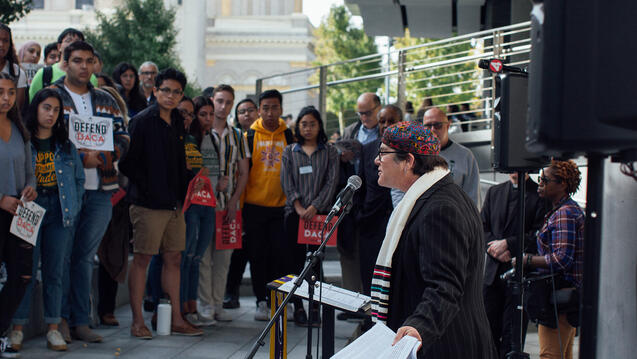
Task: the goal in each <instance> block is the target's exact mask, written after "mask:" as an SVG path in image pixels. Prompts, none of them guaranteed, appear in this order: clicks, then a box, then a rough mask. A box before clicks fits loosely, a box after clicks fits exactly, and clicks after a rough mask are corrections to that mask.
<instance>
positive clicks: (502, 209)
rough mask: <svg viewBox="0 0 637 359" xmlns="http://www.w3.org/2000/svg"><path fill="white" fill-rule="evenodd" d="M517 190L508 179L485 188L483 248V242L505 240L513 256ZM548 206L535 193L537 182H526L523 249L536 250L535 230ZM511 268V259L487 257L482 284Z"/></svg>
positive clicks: (517, 219) (517, 226)
mask: <svg viewBox="0 0 637 359" xmlns="http://www.w3.org/2000/svg"><path fill="white" fill-rule="evenodd" d="M518 196H519V193H518V191H517V189H515V188H514V187H513V184H512V183H511V181H506V182H504V183H500V184H498V185H495V186H492V187H491V188H489V190H488V191H487V195H486V197H485V198H484V203H483V204H482V225H483V228H484V239H485V250H486V243H489V242H491V241H495V240H499V239H506V241H507V246H508V248H509V251H510V252H511V256H515V255H516V253H517V252H518V248H519V242H518V237H519V232H520V215H519V211H520V206H519V205H518V202H519V199H518ZM549 208H550V206H549V205H548V204H547V203H546V201H545V200H543V199H541V198H540V196H539V195H538V194H537V184H536V183H535V182H533V181H532V180H531V179H527V181H526V196H525V197H524V213H525V222H524V251H525V252H527V253H537V245H536V240H535V232H536V231H537V230H539V229H540V228H541V227H542V223H543V221H544V215H545V214H546V213H547V211H548V209H549ZM509 269H511V264H510V262H507V263H502V262H500V261H498V260H497V259H495V258H493V257H491V256H487V263H486V266H485V270H484V284H485V285H487V286H488V285H491V284H493V283H494V281H495V280H496V278H498V276H499V275H500V274H502V273H504V272H506V271H507V270H509Z"/></svg>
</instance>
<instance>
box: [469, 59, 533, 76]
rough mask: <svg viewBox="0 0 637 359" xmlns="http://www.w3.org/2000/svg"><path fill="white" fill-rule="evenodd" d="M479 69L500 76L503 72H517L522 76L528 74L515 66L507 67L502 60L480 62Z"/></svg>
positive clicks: (483, 60)
mask: <svg viewBox="0 0 637 359" xmlns="http://www.w3.org/2000/svg"><path fill="white" fill-rule="evenodd" d="M478 67H479V68H481V69H485V70H489V71H490V72H492V73H494V74H499V73H502V72H517V73H521V74H526V71H525V70H523V69H521V68H519V67H514V66H507V65H504V64H503V63H502V60H500V59H489V60H486V59H482V60H480V61H478Z"/></svg>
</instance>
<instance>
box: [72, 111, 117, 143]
mask: <svg viewBox="0 0 637 359" xmlns="http://www.w3.org/2000/svg"><path fill="white" fill-rule="evenodd" d="M69 139H70V140H71V142H73V144H74V145H75V147H77V148H83V149H87V150H97V151H107V152H108V151H113V122H112V121H111V119H110V118H108V117H99V116H83V115H77V114H72V115H70V116H69Z"/></svg>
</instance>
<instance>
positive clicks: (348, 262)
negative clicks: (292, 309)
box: [337, 92, 381, 320]
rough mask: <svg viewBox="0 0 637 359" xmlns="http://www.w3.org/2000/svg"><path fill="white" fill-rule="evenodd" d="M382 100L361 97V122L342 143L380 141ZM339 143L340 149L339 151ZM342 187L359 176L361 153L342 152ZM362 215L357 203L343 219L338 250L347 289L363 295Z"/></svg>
mask: <svg viewBox="0 0 637 359" xmlns="http://www.w3.org/2000/svg"><path fill="white" fill-rule="evenodd" d="M380 108H381V104H380V98H379V97H378V96H377V95H376V94H374V93H371V92H366V93H363V94H361V95H360V96H359V97H358V99H357V100H356V114H357V115H358V118H359V120H358V121H356V122H354V123H352V124H351V125H349V126H347V127H346V128H345V129H344V130H343V136H342V137H341V140H342V141H354V140H355V141H358V142H360V144H361V145H363V146H364V145H366V144H368V143H371V142H372V141H374V140H376V139H377V138H378V137H379V136H378V112H379V111H380ZM338 147H339V146H338V143H337V148H338ZM340 159H341V162H340V168H339V184H338V186H337V189H340V188H343V187H345V185H346V184H347V179H348V178H349V177H350V176H351V175H354V174H357V173H358V171H359V167H360V161H361V158H360V151H359V152H358V153H356V152H354V151H350V150H343V151H341V153H340ZM357 212H358V208H357V203H354V208H353V209H352V210H351V211H350V213H351V214H350V215H348V216H346V217H345V218H344V219H343V222H341V224H340V225H339V228H338V241H337V249H338V253H339V259H340V262H341V272H342V274H343V288H345V289H349V290H351V291H354V292H362V290H363V287H362V282H361V273H360V257H359V252H358V249H359V246H358V238H359V237H358V228H357V227H356V219H355V216H354V215H353V214H354V213H357ZM337 318H338V319H339V320H344V319H349V318H360V316H358V315H355V314H349V313H347V312H343V313H340V314H338V316H337Z"/></svg>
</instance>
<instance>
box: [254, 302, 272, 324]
mask: <svg viewBox="0 0 637 359" xmlns="http://www.w3.org/2000/svg"><path fill="white" fill-rule="evenodd" d="M254 320H259V321H268V320H270V310H269V308H268V303H266V301H265V300H262V301H260V302H258V303H257V311H256V313H254Z"/></svg>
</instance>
